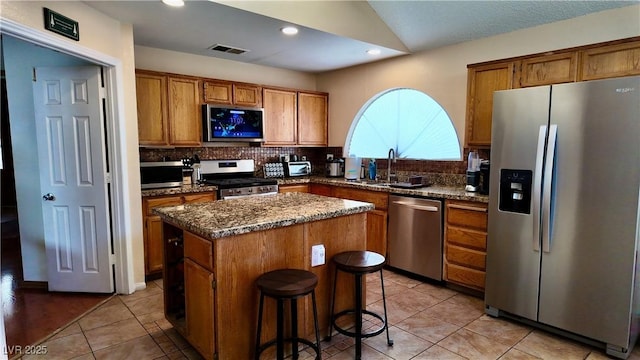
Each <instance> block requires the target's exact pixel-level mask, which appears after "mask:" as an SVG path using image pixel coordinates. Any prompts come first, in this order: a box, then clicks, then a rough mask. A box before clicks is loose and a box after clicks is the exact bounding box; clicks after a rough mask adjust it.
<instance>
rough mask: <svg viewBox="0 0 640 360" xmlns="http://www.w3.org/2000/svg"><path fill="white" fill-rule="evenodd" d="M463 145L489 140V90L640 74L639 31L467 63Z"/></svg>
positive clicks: (478, 144) (485, 144) (484, 143)
mask: <svg viewBox="0 0 640 360" xmlns="http://www.w3.org/2000/svg"><path fill="white" fill-rule="evenodd" d="M467 68H468V77H467V117H466V146H467V147H490V146H491V120H492V111H493V92H494V91H496V90H507V89H511V88H523V87H529V86H540V85H552V84H560V83H568V82H576V81H587V80H598V79H607V78H614V77H621V76H633V75H640V37H633V38H628V39H621V40H615V41H610V42H606V43H599V44H591V45H585V46H581V47H576V48H570V49H561V50H555V51H551V52H547V53H543V54H531V55H526V56H521V57H515V58H510V59H503V60H497V61H492V62H488V63H481V64H471V65H468V66H467Z"/></svg>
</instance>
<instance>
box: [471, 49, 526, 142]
mask: <svg viewBox="0 0 640 360" xmlns="http://www.w3.org/2000/svg"><path fill="white" fill-rule="evenodd" d="M513 71H514V63H513V62H511V61H510V62H505V63H497V64H489V65H482V66H477V67H469V69H468V76H467V123H466V127H467V131H466V134H467V137H466V143H467V146H473V147H488V146H491V120H492V116H493V92H494V91H497V90H507V89H511V87H512V84H513Z"/></svg>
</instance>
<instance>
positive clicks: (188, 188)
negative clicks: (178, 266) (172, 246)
mask: <svg viewBox="0 0 640 360" xmlns="http://www.w3.org/2000/svg"><path fill="white" fill-rule="evenodd" d="M277 180H278V185H295V184H306V183H314V184H327V185H334V186H341V187H349V188H354V189H363V190H370V191H380V192H385V193H389V194H403V195H413V196H423V197H431V198H440V199H450V200H465V201H475V202H481V203H488V202H489V196H488V195H481V194H478V193H474V192H469V191H465V190H464V188H463V187H455V186H441V185H430V186H425V187H422V188H416V189H399V188H394V187H390V186H388V185H383V184H382V183H380V182H379V183H368V182H365V181H347V180H345V179H344V178H327V177H322V176H301V177H294V178H285V179H277ZM217 189H218V188H217V187H216V186H202V185H198V186H192V185H184V186H181V187H175V188H162V189H150V190H142V196H143V197H145V196H162V195H179V194H187V193H198V192H205V191H216V190H217Z"/></svg>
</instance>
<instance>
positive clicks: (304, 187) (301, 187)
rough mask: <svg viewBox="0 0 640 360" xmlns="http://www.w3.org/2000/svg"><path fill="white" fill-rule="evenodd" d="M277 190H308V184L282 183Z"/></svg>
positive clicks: (282, 191)
mask: <svg viewBox="0 0 640 360" xmlns="http://www.w3.org/2000/svg"><path fill="white" fill-rule="evenodd" d="M278 192H281V193H286V192H305V193H308V192H309V184H297V185H282V186H279V187H278Z"/></svg>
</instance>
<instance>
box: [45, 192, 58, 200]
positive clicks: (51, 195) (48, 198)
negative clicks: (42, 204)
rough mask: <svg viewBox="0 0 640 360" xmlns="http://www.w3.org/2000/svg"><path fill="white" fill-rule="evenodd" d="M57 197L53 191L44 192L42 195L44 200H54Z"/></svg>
mask: <svg viewBox="0 0 640 360" xmlns="http://www.w3.org/2000/svg"><path fill="white" fill-rule="evenodd" d="M55 199H56V197H55V196H54V195H53V194H52V193H48V194H44V195H43V196H42V200H44V201H54V200H55Z"/></svg>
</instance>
